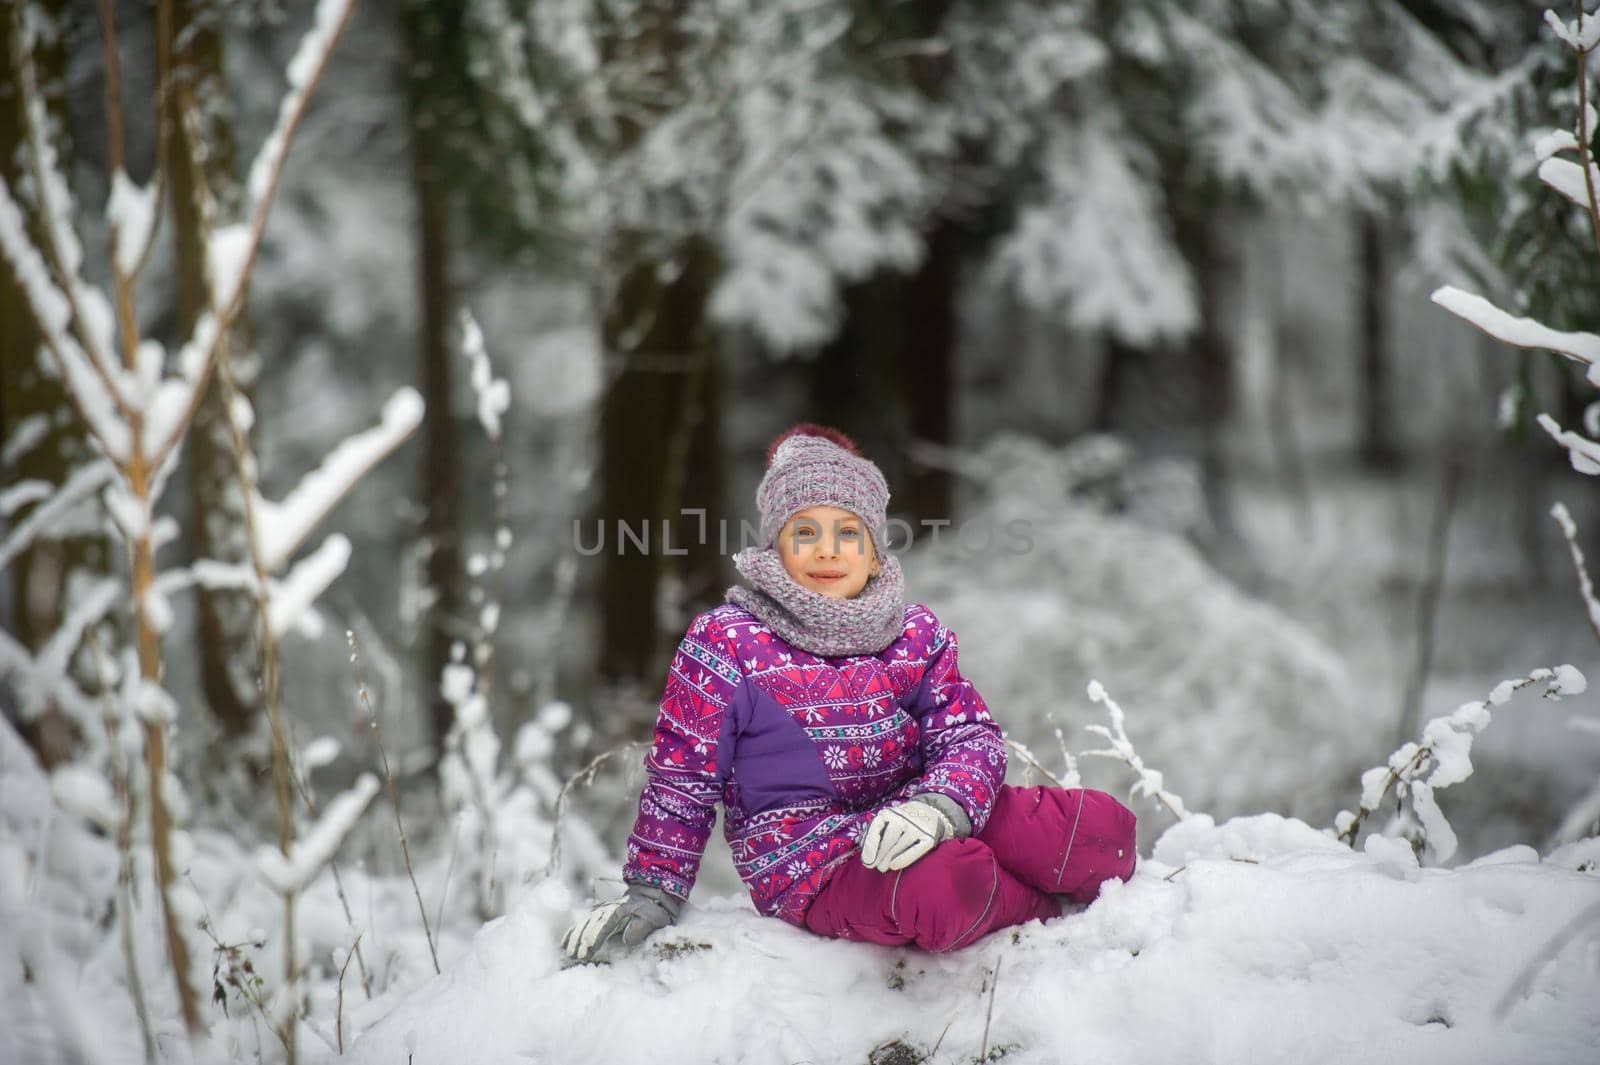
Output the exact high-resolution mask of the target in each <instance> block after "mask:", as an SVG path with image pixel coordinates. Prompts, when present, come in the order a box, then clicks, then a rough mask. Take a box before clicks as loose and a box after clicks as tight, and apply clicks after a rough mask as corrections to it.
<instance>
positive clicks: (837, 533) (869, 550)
mask: <svg viewBox="0 0 1600 1065" xmlns="http://www.w3.org/2000/svg"><path fill="white" fill-rule="evenodd" d="M776 546H777V548H778V555H779V557H780V558H782V559H783V568H784V569H785V570H786V571H787V572H788V574H789V576H790V578H791V579H793V580H794V582H795V583H796V584H798V585H800V586H801V587H802V588H809V589H810V590H811V591H813V592H821V593H822V594H823V595H829V596H833V597H834V598H836V599H853V598H854V597H855V596H857V595H859V594H860V593H861V589H862V588H864V587H865V586H866V583H867V581H868V580H870V579H871V578H872V576H873V574H875V573H877V571H878V563H877V557H876V553H875V551H874V549H873V546H872V537H871V534H870V533H869V532H868V531H867V530H866V529H865V528H864V527H863V525H862V522H861V519H860V518H859V517H858V516H856V515H855V514H852V513H851V512H850V511H848V510H844V509H842V508H840V507H831V506H823V505H819V506H814V507H806V508H805V509H804V510H799V511H796V512H795V513H794V514H792V515H791V516H790V518H789V520H788V521H787V522H785V523H784V526H783V528H782V529H781V530H779V532H778V537H777V540H776Z"/></svg>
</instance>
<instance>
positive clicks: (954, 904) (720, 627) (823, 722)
mask: <svg viewBox="0 0 1600 1065" xmlns="http://www.w3.org/2000/svg"><path fill="white" fill-rule="evenodd" d="M756 502H757V505H758V507H759V508H760V511H761V546H760V547H759V548H748V549H746V550H743V551H740V552H739V553H738V554H737V555H735V556H734V565H735V567H736V568H737V569H738V571H739V573H740V575H741V576H743V577H744V578H745V579H746V580H747V581H749V583H750V584H751V585H752V587H743V586H740V587H734V588H730V589H729V590H728V594H727V599H728V601H727V602H725V603H723V604H721V605H720V606H717V607H715V608H713V609H711V610H708V611H706V612H705V613H703V614H700V615H698V616H697V617H696V618H695V619H694V621H693V622H692V623H691V624H690V625H689V631H688V632H687V633H686V634H685V635H684V637H683V640H682V642H681V643H680V644H679V645H678V649H677V651H676V653H675V654H674V655H673V659H672V665H671V670H670V673H669V675H668V677H667V686H666V693H665V694H664V695H663V696H662V699H661V704H660V712H659V714H658V715H657V717H656V725H655V742H654V744H653V746H652V747H651V749H650V752H649V753H648V754H647V755H646V756H645V763H644V764H645V772H646V774H647V778H648V779H647V782H646V784H645V787H644V792H643V794H642V795H641V796H640V798H639V814H638V818H637V820H636V821H635V823H634V826H633V832H632V834H631V835H630V836H629V838H628V860H627V864H626V865H625V866H624V867H623V872H622V875H623V879H624V880H625V881H626V882H627V884H628V888H627V892H626V894H625V895H624V896H623V897H622V898H621V899H619V900H618V901H615V902H608V903H604V904H601V905H599V906H596V907H595V908H594V909H593V910H592V911H590V913H589V914H588V915H587V916H586V917H585V918H584V919H582V920H580V921H579V922H578V923H577V924H576V925H575V926H574V927H573V928H572V929H571V930H570V931H569V932H568V933H567V934H566V937H565V938H564V939H563V942H562V946H563V949H564V950H565V951H566V952H567V954H568V955H570V956H571V957H572V958H574V959H577V960H579V961H604V960H610V959H611V958H614V957H616V956H617V955H618V954H620V953H621V952H623V951H626V950H629V949H631V948H633V947H635V946H637V945H638V944H639V943H640V942H641V941H642V940H644V938H645V937H646V936H648V935H650V934H651V933H652V932H655V931H656V930H658V929H660V928H662V927H664V926H666V925H668V924H671V923H672V922H673V921H675V920H676V919H677V917H678V914H679V912H680V911H681V909H682V908H683V903H684V900H685V899H687V898H688V896H689V890H690V888H691V887H693V886H694V880H695V874H696V873H697V871H698V869H699V865H700V857H701V854H702V853H703V851H704V849H705V845H706V841H707V839H708V838H709V836H710V833H711V825H712V822H713V820H714V818H715V816H716V805H717V803H718V801H721V803H722V805H723V810H724V825H723V831H724V834H725V835H726V837H727V840H728V844H729V846H730V847H731V848H732V850H733V860H734V865H735V867H736V868H737V869H738V872H739V876H740V877H741V878H742V879H743V880H744V882H745V884H746V886H748V887H749V889H750V895H751V898H752V899H754V901H755V905H756V909H757V910H758V911H760V912H761V913H763V914H766V915H768V916H772V917H780V918H782V919H783V920H785V921H788V922H790V923H791V924H794V925H798V926H800V927H803V928H808V929H810V930H811V931H812V932H815V933H817V934H819V935H824V936H835V937H838V938H841V939H858V940H866V941H868V942H872V943H883V944H914V945H916V946H918V947H921V948H924V949H927V950H932V951H947V950H954V949H956V948H958V947H964V946H967V945H968V944H970V943H972V942H974V941H975V940H977V939H978V938H980V937H981V936H983V935H985V934H987V933H989V932H992V931H994V930H996V929H998V928H1005V927H1007V926H1010V925H1015V924H1021V923H1023V922H1025V921H1030V920H1034V919H1036V918H1037V919H1039V920H1049V919H1050V918H1052V917H1056V916H1059V915H1060V913H1061V900H1060V899H1059V898H1058V897H1057V896H1063V897H1065V899H1067V900H1068V901H1072V902H1088V901H1090V900H1092V899H1093V898H1094V897H1095V895H1096V894H1097V893H1098V892H1099V890H1100V885H1101V884H1102V883H1103V882H1104V881H1106V880H1107V879H1109V878H1111V877H1118V878H1120V879H1123V880H1126V879H1128V877H1130V876H1132V875H1133V868H1134V863H1135V861H1136V860H1137V855H1136V853H1135V850H1134V828H1135V819H1134V815H1133V814H1132V812H1130V811H1129V810H1128V809H1127V808H1126V807H1124V806H1123V805H1122V804H1121V803H1119V802H1118V801H1117V800H1116V799H1114V798H1112V797H1111V796H1110V795H1107V794H1106V793H1105V792H1102V791H1094V790H1091V789H1086V788H1050V787H1033V788H1017V787H1011V786H1009V785H1006V784H1005V783H1004V780H1005V772H1006V747H1005V742H1004V740H1003V738H1002V736H1001V732H1000V728H999V726H997V725H996V724H995V723H994V719H993V718H992V717H990V715H989V708H988V707H987V706H986V705H984V701H983V699H982V697H981V696H979V694H978V692H977V690H976V689H975V688H973V686H972V685H971V683H969V682H968V681H967V680H966V679H964V678H963V677H962V676H961V674H960V672H959V671H958V670H957V667H956V635H955V633H953V632H951V631H950V630H949V629H947V628H945V627H944V626H943V625H942V624H940V623H939V620H938V618H936V617H934V615H933V613H932V611H930V610H929V609H928V608H927V607H925V606H923V605H921V604H920V603H907V602H905V601H904V588H905V585H904V581H903V579H902V575H901V570H900V563H899V561H898V559H897V558H896V557H895V556H894V555H893V554H891V553H889V552H888V551H886V550H885V549H884V546H883V545H884V544H885V543H886V536H885V532H886V526H887V519H886V517H885V509H886V507H887V506H888V502H889V490H888V486H887V484H886V483H885V481H884V477H883V473H882V472H881V471H880V470H879V469H878V467H877V465H876V464H874V463H873V462H871V461H869V460H868V459H866V458H865V457H863V456H862V455H861V453H860V452H859V450H857V448H856V445H855V444H854V442H853V441H851V440H850V438H849V437H847V436H845V435H844V434H843V433H841V432H839V431H838V430H836V429H829V428H826V427H824V426H818V425H813V424H810V423H801V424H800V425H796V426H794V427H793V428H791V429H789V430H788V431H786V432H784V433H782V434H781V435H779V436H778V438H777V439H775V440H774V441H773V442H772V445H771V447H769V448H768V450H767V470H766V474H765V476H763V477H762V479H761V484H760V486H759V487H758V488H757V490H756Z"/></svg>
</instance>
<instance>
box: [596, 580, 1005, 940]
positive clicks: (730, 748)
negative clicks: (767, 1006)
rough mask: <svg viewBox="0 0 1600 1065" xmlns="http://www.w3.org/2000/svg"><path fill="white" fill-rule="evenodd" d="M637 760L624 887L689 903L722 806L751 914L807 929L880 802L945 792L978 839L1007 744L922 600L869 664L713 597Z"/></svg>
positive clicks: (675, 666) (679, 656) (952, 638)
mask: <svg viewBox="0 0 1600 1065" xmlns="http://www.w3.org/2000/svg"><path fill="white" fill-rule="evenodd" d="M644 765H645V772H646V775H647V780H646V783H645V787H644V791H643V794H642V795H641V796H640V798H639V814H638V818H637V819H636V820H635V822H634V826H633V832H632V834H631V835H630V836H629V837H628V860H627V864H626V865H625V866H624V868H623V879H624V880H627V881H630V882H643V883H648V884H654V885H657V886H659V887H661V888H663V889H664V890H666V891H668V892H670V893H671V894H673V895H676V896H678V897H680V898H687V897H688V895H689V890H690V888H692V887H693V886H694V880H695V875H696V874H697V873H698V871H699V867H700V858H701V855H702V854H703V853H704V850H705V845H706V841H707V839H709V838H710V834H711V825H712V822H713V821H714V819H715V815H716V804H717V802H718V801H719V800H720V801H721V802H722V804H723V810H724V815H723V833H724V835H725V836H726V837H727V840H728V845H729V846H730V847H731V848H732V851H733V860H734V865H735V867H736V868H737V869H738V871H739V876H740V877H741V878H742V879H743V880H744V882H745V885H746V886H747V887H748V888H749V889H750V896H751V898H752V899H754V900H755V904H756V909H757V910H759V911H760V912H761V913H763V914H767V915H770V916H777V917H781V918H783V919H784V920H786V921H790V922H791V923H794V924H804V922H805V912H806V909H807V908H808V907H809V906H810V905H811V901H812V900H813V899H814V898H816V896H817V893H818V892H819V891H821V890H822V886H823V885H824V884H825V883H827V880H828V878H829V877H830V876H831V875H832V874H833V871H834V869H836V868H837V867H838V866H839V865H840V864H841V863H843V862H844V861H846V860H848V859H849V858H850V857H851V856H852V855H853V854H854V853H855V852H856V849H857V847H858V845H859V841H860V838H861V834H862V832H864V831H865V829H866V826H867V824H868V823H869V822H870V821H871V820H872V816H873V815H874V814H875V813H876V812H877V811H878V810H880V809H882V808H883V807H884V806H886V805H888V804H890V803H893V802H897V801H900V800H902V799H905V798H907V797H908V796H911V795H915V794H918V793H921V792H930V791H936V792H942V793H943V794H945V795H948V796H949V797H950V798H952V799H954V800H955V801H956V802H958V803H960V804H961V806H962V808H963V809H964V810H965V811H966V812H967V816H968V817H969V818H970V819H971V821H972V831H973V832H974V833H976V832H978V831H980V830H982V828H983V826H984V825H985V823H987V821H988V819H989V812H990V810H991V809H992V807H993V805H994V800H995V797H996V795H997V794H998V793H999V788H1000V785H1001V783H1002V782H1003V781H1004V779H1005V772H1006V748H1005V742H1004V740H1003V739H1002V737H1001V732H1000V728H999V726H997V725H996V724H995V723H994V720H993V718H991V717H990V716H989V709H988V707H987V706H985V705H984V702H983V699H982V697H981V696H979V694H978V692H977V690H976V689H975V688H973V686H972V685H971V684H970V683H968V682H967V681H966V680H965V679H963V678H962V676H961V673H960V671H959V670H958V669H957V668H956V635H955V633H953V632H951V631H950V630H949V629H947V628H945V627H944V626H943V625H942V624H940V623H939V619H938V618H936V617H934V615H933V613H932V611H930V610H929V609H928V608H927V607H925V606H923V605H922V604H920V603H907V604H906V612H905V629H904V631H903V632H902V633H901V635H900V636H899V637H898V638H897V639H895V641H894V642H893V643H891V644H889V646H888V647H886V648H884V649H883V650H882V651H880V652H879V653H878V654H876V655H841V656H837V657H830V658H823V657H819V656H817V655H814V654H811V653H810V652H807V651H803V650H801V649H800V648H797V647H795V646H794V645H792V644H790V643H788V642H787V641H785V640H784V639H782V638H781V637H779V636H778V635H777V634H776V633H774V632H773V631H772V630H771V629H770V628H768V627H767V626H766V625H765V624H763V623H762V622H761V621H760V620H758V619H757V618H756V617H755V616H754V615H752V614H750V613H749V612H748V611H746V610H744V609H742V608H741V607H738V606H735V605H733V604H731V603H724V604H722V605H721V606H718V607H715V608H713V609H711V610H708V611H706V612H705V613H703V614H700V615H697V616H696V617H695V619H694V621H693V623H692V624H690V626H689V631H688V632H687V633H686V634H685V635H684V637H683V640H682V642H681V643H679V645H678V649H677V651H676V652H675V653H674V654H673V657H672V666H671V670H670V672H669V674H668V677H667V685H666V691H665V693H664V694H663V695H662V698H661V705H660V710H659V712H658V714H657V715H656V725H655V741H654V743H653V745H652V746H651V749H650V751H649V753H648V754H646V756H645V760H644Z"/></svg>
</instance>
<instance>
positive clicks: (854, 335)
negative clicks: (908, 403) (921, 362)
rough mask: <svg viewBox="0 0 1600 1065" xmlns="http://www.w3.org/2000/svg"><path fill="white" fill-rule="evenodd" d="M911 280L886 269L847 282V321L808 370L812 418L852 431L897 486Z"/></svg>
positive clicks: (809, 417)
mask: <svg viewBox="0 0 1600 1065" xmlns="http://www.w3.org/2000/svg"><path fill="white" fill-rule="evenodd" d="M905 286H906V280H905V278H903V277H900V276H897V275H894V274H888V273H880V274H877V275H875V276H873V277H870V278H868V279H867V280H865V281H860V282H857V283H856V284H853V285H848V286H846V287H845V289H844V291H843V293H842V294H841V298H842V300H843V302H844V320H843V321H842V322H841V323H840V326H839V331H838V333H837V334H835V335H834V338H833V339H832V340H830V341H828V342H827V343H826V344H824V345H823V346H822V347H821V348H820V349H818V351H817V353H816V355H815V357H813V358H812V360H811V363H810V366H809V368H808V376H809V378H810V387H809V390H808V395H807V409H806V411H805V418H806V420H808V421H815V422H820V423H822V424H824V425H832V426H835V427H837V428H839V429H842V430H843V431H844V432H846V433H848V434H849V435H850V436H851V437H852V438H854V440H855V441H856V443H858V444H859V445H861V450H862V451H863V452H864V453H865V454H867V455H868V456H870V457H871V458H872V459H873V460H874V461H875V462H877V463H878V465H879V466H881V467H882V468H883V472H884V476H885V477H886V478H888V481H889V483H890V484H891V485H897V484H901V483H903V481H902V470H901V462H900V446H901V444H902V442H903V440H904V427H903V426H902V424H901V412H900V411H899V410H897V409H896V407H897V400H898V397H899V396H900V395H901V390H902V383H901V382H898V381H896V380H895V376H896V372H897V371H898V370H900V369H901V368H902V367H904V366H905V364H906V362H907V360H908V357H909V356H907V354H906V348H907V344H908V338H907V336H906V319H907V317H908V314H907V308H906V297H905Z"/></svg>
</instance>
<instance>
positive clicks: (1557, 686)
mask: <svg viewBox="0 0 1600 1065" xmlns="http://www.w3.org/2000/svg"><path fill="white" fill-rule="evenodd" d="M1540 682H1543V683H1544V684H1545V691H1544V697H1545V698H1546V699H1559V698H1561V697H1562V696H1564V695H1579V694H1582V692H1583V691H1584V690H1585V689H1586V688H1587V687H1588V682H1587V681H1586V680H1585V679H1584V676H1583V674H1582V673H1580V672H1579V671H1578V670H1577V669H1574V668H1573V667H1572V666H1570V665H1563V666H1557V667H1556V668H1554V669H1536V670H1534V671H1533V672H1531V673H1529V674H1528V675H1527V676H1526V677H1519V678H1517V679H1515V680H1507V681H1502V682H1501V683H1500V684H1498V685H1496V686H1495V688H1494V690H1493V691H1491V692H1490V693H1489V696H1488V698H1486V699H1483V700H1480V701H1478V702H1472V703H1463V704H1461V706H1459V707H1457V708H1456V709H1455V710H1454V711H1453V712H1452V713H1449V714H1445V715H1444V716H1442V717H1436V718H1434V719H1433V720H1432V721H1429V722H1428V723H1427V724H1426V725H1425V726H1423V729H1422V738H1421V741H1420V742H1415V741H1413V742H1408V743H1405V744H1403V745H1401V746H1400V747H1399V748H1397V749H1396V750H1395V751H1394V753H1392V754H1390V755H1389V758H1388V760H1387V761H1386V762H1385V763H1384V764H1383V765H1379V766H1373V767H1372V768H1371V769H1369V770H1367V771H1366V772H1365V773H1362V774H1361V805H1360V807H1359V808H1358V809H1357V810H1356V811H1355V812H1354V813H1352V812H1351V811H1349V810H1340V811H1339V813H1338V816H1336V817H1335V818H1334V825H1333V827H1334V830H1335V831H1336V832H1337V833H1338V835H1339V838H1340V839H1342V840H1343V841H1344V842H1346V843H1348V844H1350V845H1351V846H1354V845H1355V842H1356V838H1357V836H1359V835H1360V832H1361V825H1362V822H1363V821H1365V820H1366V819H1367V818H1368V817H1369V816H1371V815H1372V814H1373V813H1375V812H1376V811H1377V809H1378V807H1379V806H1380V805H1382V803H1383V800H1384V798H1385V797H1386V796H1387V795H1388V794H1389V792H1390V791H1391V790H1393V791H1395V792H1396V793H1397V794H1398V795H1399V797H1400V799H1401V800H1402V801H1404V800H1406V799H1409V800H1410V802H1411V809H1412V811H1413V812H1414V813H1415V814H1416V815H1417V820H1418V821H1419V822H1420V826H1421V832H1422V840H1423V842H1424V844H1425V845H1426V847H1427V850H1428V853H1429V854H1430V856H1431V857H1432V858H1433V860H1434V861H1435V862H1440V863H1442V862H1446V861H1449V860H1450V858H1451V857H1452V856H1454V854H1455V852H1456V845H1457V844H1456V834H1455V830H1454V829H1452V828H1451V827H1450V822H1449V821H1448V820H1446V818H1445V816H1444V811H1442V810H1441V809H1440V808H1439V802H1438V800H1437V799H1436V798H1435V797H1434V793H1435V792H1437V791H1440V790H1442V789H1444V788H1447V787H1449V786H1450V785H1452V784H1459V783H1461V782H1462V781H1463V780H1466V779H1467V778H1468V777H1470V776H1471V775H1472V758H1471V753H1472V738H1473V737H1474V736H1475V735H1477V734H1478V733H1480V732H1482V731H1483V730H1484V729H1485V728H1487V727H1488V725H1489V721H1490V713H1489V708H1490V707H1491V706H1501V705H1504V704H1505V703H1506V702H1507V701H1508V700H1510V698H1511V697H1512V696H1513V695H1514V694H1516V693H1517V692H1518V691H1520V690H1521V689H1523V688H1526V687H1528V686H1529V685H1532V684H1537V683H1540Z"/></svg>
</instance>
